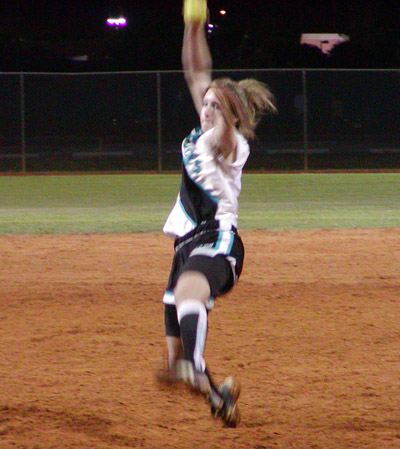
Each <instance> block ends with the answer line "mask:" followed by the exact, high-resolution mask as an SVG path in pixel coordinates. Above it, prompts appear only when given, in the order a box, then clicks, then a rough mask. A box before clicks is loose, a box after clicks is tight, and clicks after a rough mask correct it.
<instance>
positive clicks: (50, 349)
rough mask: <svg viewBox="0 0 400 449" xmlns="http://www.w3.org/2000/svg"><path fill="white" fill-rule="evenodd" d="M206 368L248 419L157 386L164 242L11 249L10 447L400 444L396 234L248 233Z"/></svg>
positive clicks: (0, 331)
mask: <svg viewBox="0 0 400 449" xmlns="http://www.w3.org/2000/svg"><path fill="white" fill-rule="evenodd" d="M242 238H243V241H244V243H245V247H246V260H245V266H244V270H243V274H242V277H241V279H240V282H239V284H238V285H237V287H236V288H235V289H234V290H233V291H232V292H231V293H229V294H228V295H226V296H224V297H221V298H218V299H217V302H216V306H215V309H214V311H212V312H211V314H210V316H209V334H208V341H207V347H206V352H205V358H206V360H207V363H208V366H209V369H210V371H211V373H212V374H213V375H214V378H215V380H216V381H217V382H220V381H222V380H223V379H224V377H225V376H227V375H234V376H235V377H236V378H237V379H238V380H239V381H240V383H241V385H242V394H241V397H240V400H239V404H240V410H241V414H242V421H241V423H240V425H239V426H238V427H237V428H235V429H229V428H225V427H224V426H223V425H222V422H221V421H219V420H214V419H213V418H212V417H211V415H210V411H209V408H208V406H207V404H206V403H205V401H204V399H203V398H201V397H198V396H194V395H193V394H192V393H190V392H189V391H187V390H186V389H185V388H183V387H182V388H178V389H175V390H168V389H165V388H160V387H159V386H158V385H157V384H156V383H155V381H154V377H153V373H154V370H155V369H156V368H157V367H158V366H159V365H160V364H161V362H162V361H163V359H164V358H165V343H164V327H163V306H162V296H163V291H164V287H165V285H166V281H167V277H168V274H169V269H170V262H171V258H172V254H173V250H172V241H170V240H169V239H168V238H167V237H165V236H163V235H161V234H123V235H120V234H117V235H38V236H27V235H10V236H0V292H1V301H0V341H1V347H0V448H1V449H9V448H18V449H50V448H52V449H53V448H54V449H72V448H80V449H92V448H93V449H123V448H146V449H147V448H148V449H150V448H151V449H153V448H154V449H156V448H157V449H160V448H161V449H170V448H171V449H172V448H176V449H178V448H179V449H181V448H182V449H187V448H207V449H220V448H230V449H232V448H233V449H235V448H237V449H270V448H280V449H289V448H294V449H317V448H321V449H351V448H357V449H369V448H374V449H389V448H393V449H394V448H399V447H400V413H399V407H400V344H399V342H400V325H399V323H400V229H374V230H367V229H352V230H313V231H285V232H283V231H253V232H243V233H242Z"/></svg>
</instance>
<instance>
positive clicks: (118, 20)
mask: <svg viewBox="0 0 400 449" xmlns="http://www.w3.org/2000/svg"><path fill="white" fill-rule="evenodd" d="M127 24H128V21H127V20H126V19H125V17H109V18H108V19H107V25H108V26H110V27H114V28H119V27H124V26H126V25H127Z"/></svg>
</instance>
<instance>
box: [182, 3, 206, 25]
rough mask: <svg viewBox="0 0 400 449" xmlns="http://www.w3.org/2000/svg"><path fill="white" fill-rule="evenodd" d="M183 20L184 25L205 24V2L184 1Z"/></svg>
mask: <svg viewBox="0 0 400 449" xmlns="http://www.w3.org/2000/svg"><path fill="white" fill-rule="evenodd" d="M183 20H184V22H185V23H188V22H197V23H205V22H206V20H207V0H184V2H183Z"/></svg>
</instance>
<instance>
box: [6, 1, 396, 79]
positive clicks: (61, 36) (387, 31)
mask: <svg viewBox="0 0 400 449" xmlns="http://www.w3.org/2000/svg"><path fill="white" fill-rule="evenodd" d="M0 5H1V6H0V39H1V45H2V55H1V56H2V62H1V63H0V64H2V67H1V69H2V70H7V69H8V67H7V64H8V65H9V68H10V70H11V69H18V68H21V67H18V65H19V66H24V67H22V68H23V69H25V70H26V69H28V70H29V68H30V67H29V65H31V66H32V68H33V69H34V68H36V67H37V66H39V65H40V64H42V65H44V66H46V67H48V68H49V70H51V68H52V66H53V65H52V62H51V61H52V58H53V57H57V58H58V64H59V65H60V64H61V59H60V57H61V56H62V55H63V54H65V53H87V54H89V63H90V61H94V62H95V63H92V65H91V67H92V68H94V69H96V68H98V69H107V68H108V69H117V70H118V69H128V70H147V69H149V70H158V69H172V70H176V69H180V44H181V39H182V30H183V24H182V15H181V9H182V1H181V0H140V1H138V0H120V1H113V0H86V1H85V0H61V1H58V0H48V1H45V0H13V1H11V2H4V1H3V2H1V4H0ZM399 5H400V2H399V1H398V0H386V1H383V0H380V1H379V0H378V1H376V0H363V1H360V0H327V1H326V2H322V1H321V0H247V1H246V0H230V1H225V0H214V1H210V2H209V8H210V12H211V22H213V23H215V24H216V25H217V28H216V31H215V33H214V35H211V36H210V47H211V48H212V51H213V55H214V59H215V62H216V65H217V66H221V67H224V68H228V66H229V68H241V67H243V68H246V67H250V66H251V67H282V68H283V67H290V66H299V65H314V66H318V65H320V66H326V65H329V64H330V63H331V62H330V61H327V60H326V58H325V59H324V58H322V57H321V56H320V55H316V54H314V53H313V51H308V53H307V52H306V53H304V54H303V55H302V56H301V57H299V50H298V48H296V46H297V45H298V44H299V39H300V35H301V33H313V32H314V33H344V34H347V35H349V36H350V41H351V44H349V45H347V47H348V48H347V49H346V51H343V50H342V51H341V53H342V54H340V52H338V54H339V56H338V55H335V57H336V60H335V59H334V58H333V60H334V61H336V63H338V64H339V65H342V66H347V65H351V64H356V65H358V66H371V67H376V66H381V67H393V66H395V67H398V66H399V65H398V64H400V13H399V11H400V6H399ZM220 9H226V11H227V14H226V16H221V15H220V14H219V13H218V11H219V10H220ZM119 13H121V14H123V15H124V16H125V17H126V18H127V19H128V26H127V27H126V28H125V29H120V30H118V31H116V30H110V29H108V28H107V26H106V25H105V22H106V19H107V17H109V16H110V15H112V14H119ZM14 51H15V52H18V54H19V57H18V58H17V59H16V58H13V57H12V55H10V53H13V52H14ZM346 52H347V53H346ZM352 53H357V55H358V59H357V58H356V59H354V57H352ZM346 57H347V59H348V60H346ZM35 58H36V62H35ZM340 58H341V59H340ZM99 61H103V62H102V63H100V62H99ZM104 61H107V63H105V62H104ZM54 68H57V67H56V66H54Z"/></svg>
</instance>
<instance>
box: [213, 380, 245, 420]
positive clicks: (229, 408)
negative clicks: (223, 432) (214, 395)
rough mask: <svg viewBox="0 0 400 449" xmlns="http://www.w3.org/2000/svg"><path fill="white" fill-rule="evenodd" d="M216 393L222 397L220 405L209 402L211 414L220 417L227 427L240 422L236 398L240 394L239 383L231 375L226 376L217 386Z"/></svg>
mask: <svg viewBox="0 0 400 449" xmlns="http://www.w3.org/2000/svg"><path fill="white" fill-rule="evenodd" d="M218 393H219V394H220V396H221V398H222V400H223V401H222V404H221V406H220V407H218V406H214V405H213V404H211V414H212V416H213V417H214V418H221V419H222V420H223V421H224V423H225V425H226V426H227V427H236V426H237V425H238V424H239V422H240V412H239V408H238V406H237V400H238V398H239V395H240V384H239V382H237V381H236V380H235V379H234V378H233V377H227V378H226V379H225V380H224V382H222V384H220V385H219V386H218Z"/></svg>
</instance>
